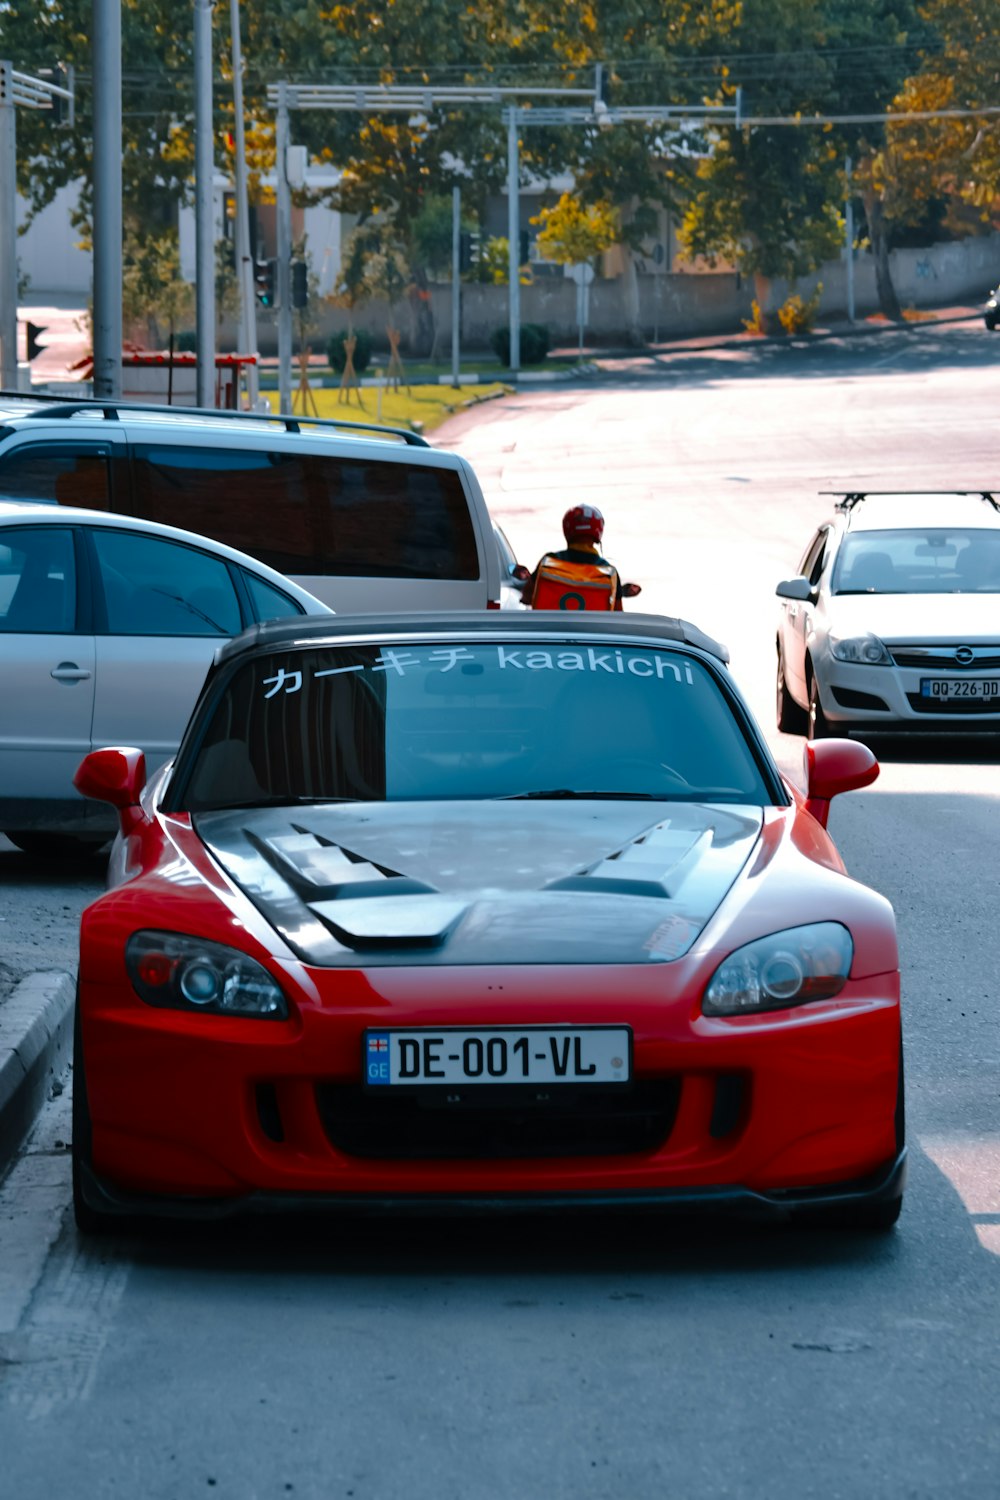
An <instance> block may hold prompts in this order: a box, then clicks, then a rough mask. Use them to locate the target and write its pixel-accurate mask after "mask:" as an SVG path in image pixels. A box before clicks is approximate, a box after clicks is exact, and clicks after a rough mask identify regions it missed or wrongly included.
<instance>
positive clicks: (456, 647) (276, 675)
mask: <svg viewBox="0 0 1000 1500" xmlns="http://www.w3.org/2000/svg"><path fill="white" fill-rule="evenodd" d="M196 744H197V748H196V751H195V753H194V754H193V757H192V758H191V759H188V757H187V756H182V761H181V764H180V766H179V773H180V781H179V784H178V788H177V790H178V792H179V801H178V804H177V805H179V806H182V807H184V808H185V809H187V810H189V811H192V812H196V811H204V810H208V809H211V808H225V807H238V806H248V805H258V806H260V805H268V804H272V803H277V804H288V803H295V802H311V801H330V800H336V799H341V800H342V799H351V800H355V799H356V800H361V801H406V800H428V799H433V800H438V799H458V798H475V799H479V798H501V797H508V798H516V797H532V798H539V799H542V798H553V799H557V798H558V799H564V798H569V797H578V798H580V799H581V800H586V799H588V798H595V797H624V798H640V799H642V798H650V799H657V800H659V799H665V800H675V799H679V800H683V801H713V802H742V803H756V804H758V805H759V804H762V803H766V802H770V801H771V800H772V797H771V794H770V793H769V791H768V789H767V786H766V782H765V772H764V771H763V769H762V767H761V765H760V763H759V762H758V759H757V756H756V755H755V752H754V750H753V748H752V747H751V744H750V743H749V742H748V740H747V737H746V735H745V733H744V730H743V727H742V725H741V723H740V721H739V719H738V718H737V716H736V713H735V711H734V708H733V706H731V704H730V702H729V700H728V697H727V695H726V693H725V692H724V691H723V689H722V687H721V685H720V684H719V682H718V681H717V680H716V677H715V675H714V673H713V672H712V671H711V670H710V669H709V668H708V667H707V666H706V665H705V664H704V663H703V662H702V661H700V660H699V659H698V658H697V657H695V656H693V655H690V654H688V653H686V652H683V651H679V650H670V649H658V648H656V647H642V648H639V647H631V646H603V645H594V646H591V645H586V644H581V643H579V642H578V641H566V642H563V643H557V644H552V643H550V642H545V643H542V642H528V643H525V642H524V641H516V642H511V643H506V642H505V643H500V642H493V643H490V644H488V645H487V644H482V643H478V644H466V643H464V642H461V643H460V642H457V641H451V642H449V643H447V644H440V645H436V644H414V643H411V642H406V643H405V644H402V645H400V644H394V645H392V646H388V645H386V646H381V647H380V646H377V645H359V646H346V645H345V646H336V647H330V646H322V647H313V648H306V647H294V646H293V647H290V648H287V649H285V650H277V651H275V652H274V653H273V654H269V655H265V656H259V655H255V656H253V657H252V658H251V659H249V660H247V661H246V662H244V663H243V664H242V665H240V666H239V667H238V668H237V669H236V670H235V671H234V673H233V676H232V677H231V678H230V679H229V681H228V683H227V684H226V686H225V688H224V690H223V692H222V694H221V697H220V698H219V699H218V701H217V703H216V705H215V707H214V710H213V712H212V714H211V717H210V719H209V721H208V723H207V725H203V726H202V727H201V728H200V729H199V731H198V734H197V741H196Z"/></svg>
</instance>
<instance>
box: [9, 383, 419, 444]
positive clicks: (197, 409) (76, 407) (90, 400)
mask: <svg viewBox="0 0 1000 1500" xmlns="http://www.w3.org/2000/svg"><path fill="white" fill-rule="evenodd" d="M3 397H10V398H17V399H19V400H21V401H29V400H30V401H37V402H39V403H40V404H39V405H38V406H37V407H35V408H34V409H33V410H32V411H28V412H25V413H24V415H25V416H26V417H38V418H51V417H74V416H76V415H77V413H78V412H100V413H101V415H102V416H103V417H104V420H105V421H107V422H116V421H117V420H118V414H119V412H140V413H141V412H153V413H155V414H157V415H166V416H171V417H211V418H213V419H221V420H222V421H231V422H271V423H274V424H275V425H277V426H281V427H283V428H284V430H285V431H286V432H301V431H302V428H303V426H305V427H332V428H333V429H334V431H337V432H340V431H345V430H346V431H348V432H372V433H377V434H378V436H379V437H383V438H398V439H399V440H400V441H401V442H403V443H406V444H407V445H408V446H409V447H411V448H429V447H430V446H431V445H430V443H429V442H428V441H427V439H426V438H425V437H421V435H420V433H419V432H413V431H411V430H410V429H409V428H407V427H380V426H379V425H378V424H377V423H376V422H341V421H340V420H339V419H338V418H336V417H294V416H291V417H289V416H282V415H281V414H280V413H279V412H256V411H230V410H228V409H222V408H219V409H217V408H215V407H207V406H158V405H156V404H154V403H153V402H150V401H102V400H100V398H97V397H92V396H53V395H48V394H46V395H44V396H43V395H40V394H39V395H37V396H35V395H32V394H31V393H29V392H28V391H6V390H0V399H2V398H3Z"/></svg>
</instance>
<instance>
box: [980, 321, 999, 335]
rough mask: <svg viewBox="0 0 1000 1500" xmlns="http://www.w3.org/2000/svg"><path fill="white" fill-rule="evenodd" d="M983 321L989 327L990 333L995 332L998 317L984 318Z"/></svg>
mask: <svg viewBox="0 0 1000 1500" xmlns="http://www.w3.org/2000/svg"><path fill="white" fill-rule="evenodd" d="M983 322H984V323H985V324H986V326H987V328H988V329H989V330H990V333H993V332H994V330H995V329H996V326H997V320H996V318H984V319H983Z"/></svg>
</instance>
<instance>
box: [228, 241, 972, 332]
mask: <svg viewBox="0 0 1000 1500" xmlns="http://www.w3.org/2000/svg"><path fill="white" fill-rule="evenodd" d="M890 263H891V266H892V273H893V279H894V282H895V286H896V291H897V293H898V296H899V300H900V303H901V304H902V306H903V307H914V308H933V307H941V306H946V305H948V304H949V303H955V302H959V303H962V302H971V303H977V302H979V301H981V300H982V299H983V298H984V297H985V294H986V292H987V291H988V290H989V289H990V287H992V286H995V285H996V284H997V282H998V281H1000V234H992V235H982V236H978V237H976V238H974V239H965V240H958V241H956V242H955V243H953V244H947V245H935V246H932V247H931V248H930V249H925V250H894V251H893V253H892V255H891V256H890ZM818 282H822V283H823V294H822V298H821V302H820V312H819V319H818V321H819V322H820V323H822V322H823V321H824V320H828V319H836V318H840V317H843V316H845V314H846V308H847V273H846V266H845V263H844V261H843V260H842V259H841V260H837V261H830V262H828V263H827V264H826V265H825V266H823V267H822V269H821V270H820V271H819V272H817V273H816V274H815V275H813V276H807V277H803V278H802V280H801V281H800V282H799V284H798V287H797V288H792V287H791V286H789V285H788V284H787V283H785V282H782V281H775V282H773V283H772V284H771V287H770V289H769V290H770V295H769V296H768V298H767V304H768V306H767V308H766V309H765V310H774V309H776V308H778V307H780V305H781V303H782V302H783V301H784V300H785V298H786V297H787V296H788V295H789V294H790V292H791V291H792V290H798V291H799V292H800V293H801V294H802V295H803V296H808V295H810V294H811V292H812V291H813V289H814V288H815V286H816V284H817V283H818ZM622 293H623V286H622V281H621V278H615V279H613V280H601V279H598V280H597V281H595V282H594V283H593V285H592V286H591V287H590V310H589V318H588V323H587V339H588V341H592V342H595V343H605V344H609V343H614V342H618V341H620V340H621V339H622V338H623V337H624V333H625V326H626V324H625V318H624V314H623V305H622V304H623V297H622ZM753 299H754V286H753V282H752V281H751V280H749V279H748V278H747V277H745V276H744V277H740V276H738V275H736V274H735V273H733V272H689V273H676V272H675V273H673V274H662V275H640V277H639V301H640V315H641V318H642V324H643V331H644V333H645V336H646V338H647V339H650V340H654V341H655V340H656V339H657V338H673V337H679V336H687V335H691V336H696V335H698V334H700V333H724V332H728V331H732V332H739V331H740V330H741V329H742V327H743V322H742V320H743V319H745V318H749V317H750V316H751V311H752V309H751V304H752V302H753ZM854 299H855V311H856V313H857V315H858V316H859V317H863V316H865V315H866V314H868V313H872V312H877V311H878V297H877V295H876V291H875V269H874V265H873V262H872V258H871V256H870V255H869V254H868V253H859V254H856V256H855V261H854ZM432 305H433V309H434V316H435V320H436V324H437V339H438V354H439V355H441V356H442V357H447V355H448V351H449V350H450V348H451V288H450V287H448V286H438V287H435V288H434V289H433V292H432ZM521 319H522V322H525V323H545V324H547V325H548V327H549V330H550V334H551V337H552V340H553V343H554V344H561V345H573V344H575V343H576V341H577V322H576V286H575V284H574V283H573V282H572V281H570V280H569V279H568V278H566V277H562V276H545V278H544V279H542V278H539V279H538V280H537V281H536V282H535V283H534V285H532V286H522V288H521ZM387 321H388V309H387V308H386V307H385V305H384V304H381V303H374V302H373V303H369V304H367V305H366V306H365V307H363V308H360V309H358V310H357V312H356V314H355V317H354V322H355V325H356V326H358V327H362V328H365V329H367V330H368V331H369V332H370V333H371V335H372V337H373V339H374V341H375V344H376V347H377V348H381V349H385V348H386V347H387V344H386V338H385V325H386V323H387ZM396 322H397V324H398V326H399V327H400V328H401V329H402V330H403V332H404V336H405V342H404V348H405V347H406V343H408V342H409V340H410V337H411V334H412V320H411V314H410V310H409V308H408V307H407V305H406V304H405V303H401V304H400V305H399V307H397V309H396ZM506 324H507V288H506V287H505V286H481V285H479V284H478V283H475V282H467V283H465V284H464V285H463V287H462V345H463V348H466V349H470V350H476V349H485V348H488V347H489V338H490V334H491V333H492V331H493V330H494V329H495V328H500V327H506ZM346 327H347V315H346V313H344V312H342V311H340V310H338V309H336V308H330V307H324V308H323V309H322V312H321V314H320V317H319V319H318V323H317V327H316V329H315V330H314V331H313V332H311V333H310V335H309V342H310V344H311V346H312V349H313V351H314V352H315V353H318V352H320V351H321V350H323V349H325V347H326V342H327V339H328V338H329V337H330V334H331V333H332V332H335V331H339V330H341V329H345V328H346ZM258 331H259V336H260V340H261V348H262V351H263V352H264V353H273V352H274V349H275V347H276V342H275V341H276V337H277V335H276V330H275V328H274V326H273V325H269V324H267V323H265V322H263V321H262V322H261V323H260V325H259V330H258Z"/></svg>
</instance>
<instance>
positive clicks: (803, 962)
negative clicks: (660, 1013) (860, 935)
mask: <svg viewBox="0 0 1000 1500" xmlns="http://www.w3.org/2000/svg"><path fill="white" fill-rule="evenodd" d="M853 957H854V943H853V942H852V940H851V934H850V933H849V932H848V930H847V928H846V927H842V926H841V925H840V923H839V922H813V923H810V925H809V926H808V927H790V928H788V929H787V931H785V932H775V933H772V935H771V936H770V937H765V938H758V939H757V941H756V942H754V943H747V944H746V946H745V947H743V948H737V950H736V952H735V953H731V954H730V955H729V957H728V958H727V959H724V960H723V962H722V963H721V964H720V965H719V967H718V968H717V969H716V971H715V973H714V974H713V975H712V979H711V983H710V984H709V986H708V988H707V989H706V991H705V994H704V997H703V999H702V1002H701V1009H702V1013H703V1014H704V1015H706V1016H742V1015H746V1014H747V1013H748V1012H749V1013H753V1012H754V1011H762V1010H785V1009H787V1007H788V1006H790V1005H805V1004H806V1002H807V1001H809V1000H829V999H830V998H831V996H833V995H836V994H839V992H840V991H841V990H842V989H843V988H844V985H845V984H846V982H847V976H848V974H850V972H851V960H852V959H853Z"/></svg>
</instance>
